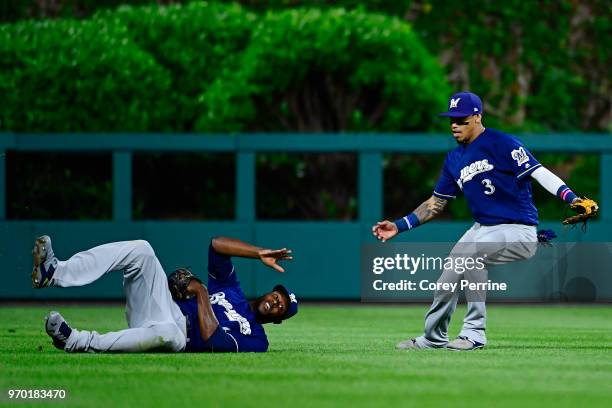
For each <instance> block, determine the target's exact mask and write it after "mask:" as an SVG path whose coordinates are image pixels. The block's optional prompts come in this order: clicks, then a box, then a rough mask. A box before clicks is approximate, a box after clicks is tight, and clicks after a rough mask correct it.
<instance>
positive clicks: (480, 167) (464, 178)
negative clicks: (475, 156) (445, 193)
mask: <svg viewBox="0 0 612 408" xmlns="http://www.w3.org/2000/svg"><path fill="white" fill-rule="evenodd" d="M494 168H495V166H493V165H492V164H490V163H489V160H488V159H484V160H477V161H475V162H473V163H471V164H468V165H467V166H465V167H464V168H462V169H461V173H460V174H459V180H457V184H458V185H459V188H462V189H463V184H465V183H466V182H468V181H470V180H471V179H473V178H474V176H476V175H477V174H480V173H484V172H485V171H490V170H493V169H494Z"/></svg>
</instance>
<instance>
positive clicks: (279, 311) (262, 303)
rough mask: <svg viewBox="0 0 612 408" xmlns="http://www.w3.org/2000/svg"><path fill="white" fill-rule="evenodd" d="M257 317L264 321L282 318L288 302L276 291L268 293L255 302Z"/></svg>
mask: <svg viewBox="0 0 612 408" xmlns="http://www.w3.org/2000/svg"><path fill="white" fill-rule="evenodd" d="M255 305H256V308H257V314H258V316H261V317H264V320H276V318H279V317H282V316H283V315H284V314H285V313H286V311H287V308H288V307H289V302H288V300H287V298H286V297H285V295H283V294H282V293H280V292H278V291H274V292H269V293H266V294H265V295H263V296H261V297H260V298H259V299H257V300H256V301H255Z"/></svg>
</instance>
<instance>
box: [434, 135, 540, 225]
mask: <svg viewBox="0 0 612 408" xmlns="http://www.w3.org/2000/svg"><path fill="white" fill-rule="evenodd" d="M540 166H541V164H540V163H538V161H537V160H536V159H535V157H533V155H532V154H531V153H530V152H529V150H527V149H526V148H525V146H523V144H522V143H521V142H520V141H519V140H518V139H517V138H515V137H514V136H511V135H508V134H506V133H502V132H500V131H498V130H495V129H489V128H487V129H485V131H484V132H483V133H481V134H480V136H478V137H477V138H476V139H475V140H474V141H473V142H472V143H470V144H468V145H462V146H459V147H457V148H456V149H454V150H451V151H450V152H448V154H447V155H446V160H445V161H444V167H443V168H442V173H441V175H440V179H439V180H438V183H437V184H436V187H435V190H434V193H433V194H434V195H435V196H437V197H440V198H444V199H449V198H455V197H456V196H457V194H458V193H459V192H460V191H461V192H463V194H464V195H465V198H466V200H467V202H468V205H469V208H470V210H471V212H472V216H473V217H474V219H475V220H476V222H478V223H480V224H483V225H496V224H515V223H518V224H526V225H537V224H538V210H537V209H536V207H535V205H534V204H533V198H532V194H531V181H530V177H529V175H530V174H531V172H532V171H534V170H535V169H537V168H538V167H540Z"/></svg>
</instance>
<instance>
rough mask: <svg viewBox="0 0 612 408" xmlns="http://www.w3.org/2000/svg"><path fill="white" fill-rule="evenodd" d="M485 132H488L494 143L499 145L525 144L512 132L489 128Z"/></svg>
mask: <svg viewBox="0 0 612 408" xmlns="http://www.w3.org/2000/svg"><path fill="white" fill-rule="evenodd" d="M485 132H486V133H487V136H488V137H490V138H491V140H492V141H493V143H495V144H497V145H516V144H520V145H522V144H523V142H521V141H520V139H519V138H518V137H516V136H514V135H511V134H510V133H506V132H502V131H501V130H498V129H493V128H487V129H486V130H485Z"/></svg>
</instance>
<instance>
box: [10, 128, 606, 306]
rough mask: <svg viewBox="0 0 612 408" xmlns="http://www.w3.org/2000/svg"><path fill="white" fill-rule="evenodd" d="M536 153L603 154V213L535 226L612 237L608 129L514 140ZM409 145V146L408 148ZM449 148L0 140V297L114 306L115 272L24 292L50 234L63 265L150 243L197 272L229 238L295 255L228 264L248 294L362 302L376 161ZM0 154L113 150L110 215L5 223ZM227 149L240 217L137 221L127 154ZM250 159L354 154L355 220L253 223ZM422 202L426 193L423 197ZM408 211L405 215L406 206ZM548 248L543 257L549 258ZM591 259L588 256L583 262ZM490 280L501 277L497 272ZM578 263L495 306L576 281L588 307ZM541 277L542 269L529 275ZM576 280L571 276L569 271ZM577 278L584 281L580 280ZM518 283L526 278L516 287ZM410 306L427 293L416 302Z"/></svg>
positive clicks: (556, 293) (404, 143)
mask: <svg viewBox="0 0 612 408" xmlns="http://www.w3.org/2000/svg"><path fill="white" fill-rule="evenodd" d="M521 139H522V140H523V141H524V142H525V144H526V145H527V146H529V147H530V149H531V150H533V151H535V152H563V153H591V154H592V153H595V154H599V155H601V161H600V162H601V170H600V186H601V191H600V197H601V202H600V204H601V215H600V217H599V219H598V220H597V221H595V222H592V223H591V224H590V225H589V228H588V231H587V233H583V232H582V231H580V230H579V229H573V230H563V228H562V227H561V225H560V223H559V222H554V223H553V222H544V223H542V224H541V227H543V228H552V229H554V230H556V231H557V232H558V233H560V234H559V235H560V237H559V241H560V242H585V241H589V242H608V241H611V237H612V137H610V135H606V134H562V135H559V134H555V135H521ZM408 141H409V142H410V143H408ZM453 147H454V141H453V139H452V138H450V137H448V136H447V135H430V134H411V135H396V134H338V135H323V134H282V135H274V134H265V135H264V134H257V135H251V134H241V135H199V134H187V135H171V134H87V135H79V134H53V135H47V134H10V133H9V134H6V133H5V134H2V135H0V261H1V262H0V268H1V270H0V276H1V277H2V284H1V285H0V299H32V300H34V299H60V298H65V299H77V298H98V299H115V298H121V297H122V296H123V291H122V286H121V277H120V275H119V274H109V276H107V277H105V278H104V279H102V280H100V281H98V282H96V283H94V284H92V285H90V286H87V287H82V288H70V289H53V290H42V291H35V290H33V289H32V288H31V287H30V285H31V283H30V272H31V255H30V250H31V247H32V243H33V239H34V237H36V236H38V235H41V234H49V235H51V236H52V237H53V242H54V249H55V252H56V255H58V257H59V258H60V259H65V258H67V257H69V256H70V255H72V254H73V253H74V252H77V251H80V250H84V249H87V248H89V247H91V246H95V245H99V244H102V243H105V242H109V241H117V240H131V239H146V240H148V241H149V242H150V243H151V244H152V246H153V247H154V249H155V251H156V253H157V255H158V257H159V258H160V261H161V263H162V265H163V266H164V268H165V269H166V271H167V272H170V271H172V270H173V269H174V268H176V267H179V266H191V267H192V268H193V269H194V271H195V272H196V273H199V274H201V275H205V267H206V261H207V252H206V249H207V245H208V242H209V240H210V238H211V237H213V236H215V235H226V236H233V237H237V238H241V239H243V240H246V241H250V242H254V243H257V244H260V245H262V246H267V247H289V248H292V249H293V250H294V253H295V260H294V261H293V262H292V263H291V264H290V265H288V267H287V270H288V273H287V274H285V275H279V274H277V273H275V272H273V271H271V270H270V269H267V268H265V267H264V266H263V265H261V264H259V263H258V262H255V261H250V260H237V261H236V267H237V271H238V274H239V278H240V280H241V282H242V284H243V289H244V291H245V293H246V294H247V295H248V296H254V295H256V294H260V293H262V292H263V291H267V290H268V289H269V288H270V287H271V286H272V285H273V284H275V283H279V282H280V283H284V284H286V285H289V286H291V287H292V288H293V289H294V290H295V291H296V292H297V293H299V294H300V296H301V297H302V298H304V299H312V300H319V299H340V300H358V299H359V296H360V250H361V246H362V245H363V244H365V243H372V242H374V239H373V237H372V235H371V233H370V226H371V225H372V223H373V222H375V221H377V220H380V219H381V218H382V217H383V214H382V208H383V166H382V160H383V154H385V153H405V154H410V153H435V152H438V153H439V152H444V151H447V150H449V149H451V148H453ZM6 151H60V152H68V151H70V152H80V151H83V152H85V151H88V152H91V151H97V152H112V155H113V219H112V220H109V221H43V220H31V221H28V220H19V221H17V220H7V219H6V208H7V205H6V162H5V157H6V156H5V154H4V153H5V152H6ZM142 151H151V152H195V151H202V152H234V153H235V154H236V174H235V177H236V180H235V181H236V194H235V197H236V215H235V219H234V220H231V221H220V222H212V221H211V222H208V221H207V222H202V221H133V220H132V216H131V215H132V214H131V212H132V205H131V203H132V185H131V180H132V177H131V173H132V154H133V153H134V152H142ZM257 152H354V153H356V154H357V155H358V159H359V166H358V173H359V174H358V180H359V181H358V194H359V198H358V209H359V215H358V219H357V220H355V221H351V222H338V221H333V222H332V221H329V222H327V221H316V222H313V221H299V220H295V221H284V220H283V221H260V220H257V219H256V216H255V191H256V190H255V183H256V179H255V154H256V153H257ZM424 198H425V197H424ZM409 210H410V209H407V211H409ZM470 224H471V223H469V222H436V221H434V222H431V223H430V224H428V225H427V226H425V227H423V228H418V229H416V230H414V231H411V232H410V233H407V234H403V235H402V236H400V237H398V238H400V239H399V240H398V241H402V240H404V241H406V242H408V241H409V242H419V241H423V242H454V241H456V240H457V239H458V238H459V237H460V236H461V235H462V234H463V232H464V231H465V230H466V229H467V228H468V227H469V226H470ZM545 255H546V253H543V256H545ZM587 263H588V261H587ZM502 269H503V271H502V270H500V271H498V272H497V271H492V276H497V275H499V274H502V273H504V274H509V273H511V270H509V269H508V266H505V267H503V268H502ZM600 269H601V268H598V269H597V270H593V268H589V266H588V265H585V266H584V268H582V269H580V268H578V270H576V269H575V268H574V269H573V270H574V272H572V273H571V274H568V272H567V270H559V271H558V273H557V272H553V275H554V276H549V275H550V273H548V275H546V276H542V277H541V279H532V278H530V279H527V277H525V276H523V277H516V276H515V277H509V278H508V279H511V280H512V279H514V281H515V283H516V284H515V285H513V286H514V287H515V289H514V290H513V291H510V292H509V293H507V294H506V295H503V296H499V297H498V298H494V299H497V300H502V301H503V300H509V301H512V300H514V301H517V300H531V301H559V300H563V298H562V295H560V293H561V292H562V291H563V288H564V285H565V283H566V282H568V281H569V280H571V279H572V278H574V277H584V278H586V279H588V280H589V281H590V282H592V283H593V285H594V286H595V287H596V288H597V294H596V297H595V298H594V299H593V300H597V301H610V300H612V285H611V284H610V282H611V280H610V278H609V277H610V276H612V273H611V272H612V266H611V267H609V269H608V270H605V268H604V269H601V270H600ZM532 272H533V273H534V274H537V273H538V267H537V266H534V270H533V271H532ZM574 275H576V276H574ZM578 275H580V276H578ZM523 278H525V279H524V280H523ZM414 300H415V301H419V300H423V301H427V300H428V299H426V298H418V297H416V298H415V299H414Z"/></svg>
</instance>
